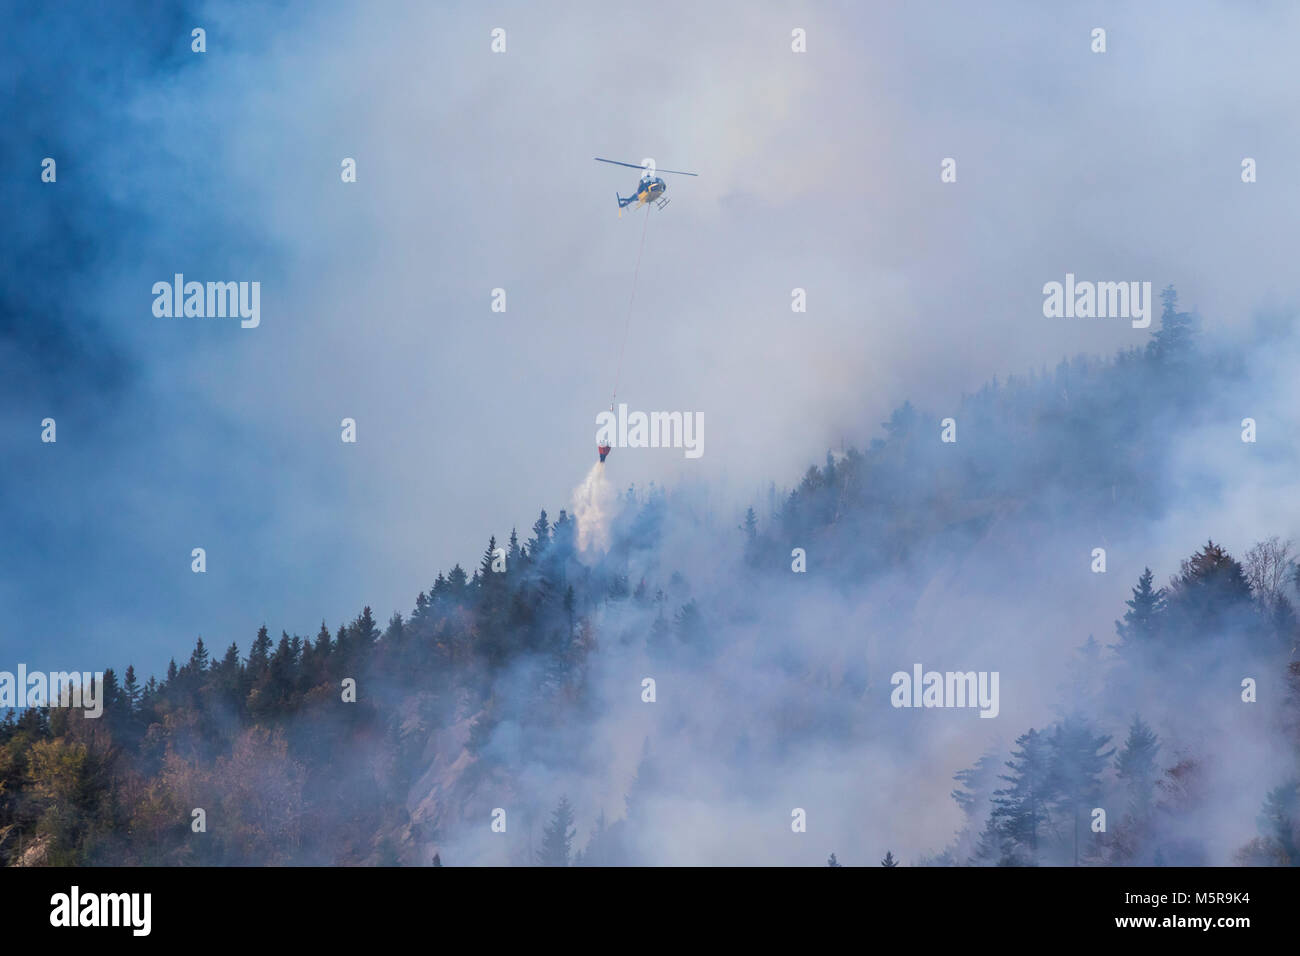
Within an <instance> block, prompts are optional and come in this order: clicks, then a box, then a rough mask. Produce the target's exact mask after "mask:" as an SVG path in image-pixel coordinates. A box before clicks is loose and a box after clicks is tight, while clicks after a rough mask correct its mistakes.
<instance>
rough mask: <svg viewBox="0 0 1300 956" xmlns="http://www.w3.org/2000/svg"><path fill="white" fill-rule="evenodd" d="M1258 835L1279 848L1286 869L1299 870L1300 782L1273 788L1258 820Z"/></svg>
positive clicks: (1265, 800)
mask: <svg viewBox="0 0 1300 956" xmlns="http://www.w3.org/2000/svg"><path fill="white" fill-rule="evenodd" d="M1257 823H1258V826H1259V832H1260V834H1261V835H1262V836H1263V837H1264V839H1265V840H1266V841H1268V843H1269V844H1270V845H1271V846H1273V847H1276V849H1277V858H1278V861H1279V862H1280V863H1281V864H1282V865H1283V866H1300V781H1296V780H1289V781H1287V782H1286V783H1284V784H1282V785H1281V786H1278V787H1274V788H1273V789H1272V790H1270V791H1269V792H1268V796H1267V797H1265V798H1264V808H1263V810H1262V811H1261V812H1260V815H1259V818H1258V821H1257Z"/></svg>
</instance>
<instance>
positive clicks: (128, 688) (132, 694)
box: [122, 664, 140, 713]
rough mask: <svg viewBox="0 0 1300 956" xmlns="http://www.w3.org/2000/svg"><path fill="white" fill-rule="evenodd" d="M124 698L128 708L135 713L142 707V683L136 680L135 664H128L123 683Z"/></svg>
mask: <svg viewBox="0 0 1300 956" xmlns="http://www.w3.org/2000/svg"><path fill="white" fill-rule="evenodd" d="M122 700H123V702H124V703H125V704H126V707H127V710H129V711H131V712H132V713H134V712H135V711H137V710H139V709H140V685H139V684H138V683H137V682H136V676H135V667H134V665H131V664H127V665H126V676H125V679H124V680H123V683H122Z"/></svg>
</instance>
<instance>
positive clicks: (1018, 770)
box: [992, 728, 1052, 865]
mask: <svg viewBox="0 0 1300 956" xmlns="http://www.w3.org/2000/svg"><path fill="white" fill-rule="evenodd" d="M1050 756H1051V754H1050V751H1049V749H1048V746H1047V740H1046V739H1045V737H1044V735H1043V734H1041V733H1039V732H1038V731H1037V730H1033V729H1032V728H1031V729H1030V730H1029V732H1028V733H1025V734H1022V735H1021V736H1020V737H1017V738H1016V745H1015V749H1014V750H1012V752H1011V759H1010V760H1008V761H1007V762H1006V766H1007V768H1008V769H1010V771H1011V773H1010V774H1002V775H1001V776H1000V777H999V778H998V779H1000V780H1004V781H1006V782H1007V783H1008V784H1009V786H1007V787H1005V788H1003V789H1001V790H995V791H993V813H992V819H993V821H994V822H995V824H996V826H997V829H998V831H999V833H1000V834H1001V836H1002V838H1003V840H1004V841H1005V845H1006V853H1005V854H1004V858H1003V860H1002V861H1000V862H1011V863H1020V862H1025V863H1028V864H1030V865H1037V863H1038V849H1039V847H1038V844H1039V838H1040V835H1041V833H1042V830H1043V827H1044V826H1045V825H1046V823H1047V821H1048V819H1049V802H1050V798H1051V796H1052V792H1051V790H1050V783H1049V781H1050V776H1049V774H1050V766H1049V761H1050Z"/></svg>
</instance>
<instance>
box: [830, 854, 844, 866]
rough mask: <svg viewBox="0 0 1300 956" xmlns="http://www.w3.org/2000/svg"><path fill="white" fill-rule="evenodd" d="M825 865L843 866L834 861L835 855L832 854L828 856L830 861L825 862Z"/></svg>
mask: <svg viewBox="0 0 1300 956" xmlns="http://www.w3.org/2000/svg"><path fill="white" fill-rule="evenodd" d="M826 865H827V866H843V865H844V864H842V863H841V862H840V861H839V860H837V859H835V854H834V853H832V854H831V855H830V859H828V860H827V861H826Z"/></svg>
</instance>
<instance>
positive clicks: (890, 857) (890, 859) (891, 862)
mask: <svg viewBox="0 0 1300 956" xmlns="http://www.w3.org/2000/svg"><path fill="white" fill-rule="evenodd" d="M880 865H881V866H898V861H897V860H895V859H894V854H893V853H891V852H890V851H889V850H886V851H885V858H884V859H883V860H881V861H880Z"/></svg>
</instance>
